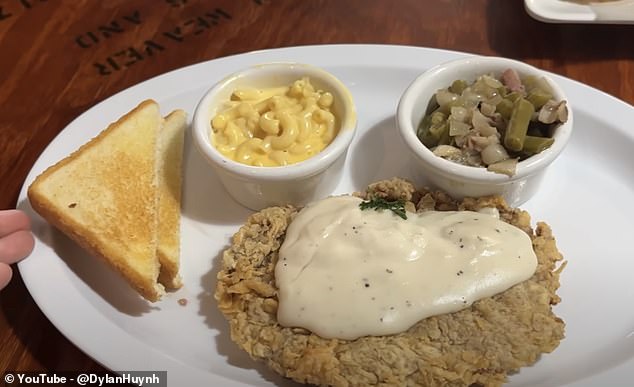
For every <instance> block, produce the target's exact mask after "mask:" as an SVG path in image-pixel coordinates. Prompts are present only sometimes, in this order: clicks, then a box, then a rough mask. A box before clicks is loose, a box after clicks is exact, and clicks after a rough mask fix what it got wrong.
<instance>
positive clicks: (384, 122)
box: [18, 45, 634, 387]
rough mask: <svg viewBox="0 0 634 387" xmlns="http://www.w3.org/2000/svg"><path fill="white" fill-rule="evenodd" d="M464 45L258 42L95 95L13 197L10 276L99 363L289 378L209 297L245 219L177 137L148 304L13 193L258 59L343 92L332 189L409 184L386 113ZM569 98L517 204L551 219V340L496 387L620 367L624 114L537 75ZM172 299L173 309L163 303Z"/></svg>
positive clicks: (597, 376) (262, 381)
mask: <svg viewBox="0 0 634 387" xmlns="http://www.w3.org/2000/svg"><path fill="white" fill-rule="evenodd" d="M465 55H466V54H463V53H457V52H450V51H442V50H435V49H426V48H415V47H405V46H379V45H334V46H306V47H296V48H285V49H276V50H268V51H258V52H251V53H246V54H241V55H237V56H231V57H226V58H221V59H216V60H212V61H209V62H204V63H200V64H197V65H193V66H189V67H186V68H182V69H179V70H176V71H172V72H170V73H167V74H164V75H161V76H158V77H156V78H153V79H151V80H148V81H146V82H143V83H141V84H139V85H137V86H134V87H131V88H129V89H127V90H125V91H123V92H121V93H119V94H116V95H114V96H112V97H111V98H108V99H107V100H105V101H103V102H101V103H100V104H98V105H96V106H94V107H93V108H91V109H90V110H88V111H86V112H85V113H83V114H82V115H81V116H79V117H78V118H77V119H75V120H74V121H73V122H72V123H70V124H69V125H68V126H67V127H66V128H65V129H64V130H63V131H62V132H61V133H60V134H59V135H58V136H57V137H56V138H55V140H54V141H52V142H51V144H50V145H49V146H48V147H47V148H46V150H45V151H44V152H43V153H42V155H41V156H40V158H39V159H38V160H37V162H36V163H35V165H34V166H33V169H32V170H31V172H30V173H29V175H28V177H27V179H26V182H25V185H24V187H23V189H22V191H21V193H20V198H19V204H18V207H19V208H22V209H24V210H25V211H27V212H28V213H29V214H30V215H31V216H32V219H33V229H34V234H35V237H36V246H35V250H34V251H33V253H32V255H31V256H30V257H29V258H28V259H26V260H24V261H22V262H21V263H20V264H19V268H20V271H21V273H22V276H23V278H24V282H25V284H26V286H27V287H28V289H29V291H30V292H31V295H32V296H33V298H34V299H35V301H36V303H37V304H38V306H39V307H40V308H41V309H42V311H43V312H44V314H45V315H46V316H47V317H48V318H49V319H50V321H51V322H52V323H53V324H54V325H55V326H56V327H57V328H58V329H59V330H60V331H61V332H62V333H63V334H64V335H65V336H66V337H68V339H69V340H70V341H72V342H73V343H74V344H75V345H77V346H78V347H79V348H81V349H82V350H83V351H84V352H85V353H86V354H88V355H89V356H91V357H92V358H94V359H95V360H96V361H98V362H99V363H101V364H103V365H104V366H106V367H108V368H109V369H111V370H115V371H122V370H166V371H168V380H169V384H170V385H174V386H202V385H210V386H251V385H253V386H271V385H289V386H292V385H295V384H294V383H293V382H290V381H288V380H285V379H283V378H281V377H279V376H277V375H276V374H274V373H273V372H272V371H269V370H267V369H266V367H264V366H263V365H261V364H257V363H255V362H253V361H252V360H251V359H250V358H249V357H248V356H247V355H246V353H244V352H242V351H240V350H239V349H238V348H237V347H236V346H235V345H234V344H233V343H232V342H231V340H230V338H229V331H228V324H227V322H226V321H225V320H224V318H223V317H222V315H221V314H220V312H219V311H218V310H217V308H216V304H215V301H214V299H213V288H214V286H215V275H216V272H217V270H218V268H219V260H218V257H219V254H220V253H221V251H222V250H223V249H224V247H225V246H226V245H227V244H228V243H229V238H230V236H231V235H232V234H233V233H234V232H235V231H236V230H237V228H238V227H239V225H240V224H241V223H242V222H243V221H244V220H245V218H246V217H247V216H248V215H249V213H250V212H249V211H248V210H246V209H244V208H242V207H240V206H239V205H238V204H236V203H235V202H233V201H232V200H231V199H230V198H229V197H228V195H227V194H226V193H225V192H224V190H223V188H222V187H221V185H220V183H219V181H218V179H217V178H216V176H215V175H214V173H213V172H212V171H211V169H210V168H209V167H208V166H207V165H206V164H205V162H204V161H203V159H202V158H201V157H199V155H198V154H197V153H196V152H195V150H194V149H193V148H192V146H191V141H190V139H189V138H188V139H187V140H188V141H187V143H186V148H185V159H184V167H185V176H184V195H183V224H182V261H183V263H182V275H183V279H184V283H185V286H184V288H183V289H181V290H180V291H178V292H176V293H173V294H169V295H168V296H167V297H165V298H164V299H163V300H162V301H160V302H158V303H156V304H148V303H146V302H145V301H143V300H142V299H141V298H140V297H139V296H137V295H136V294H135V293H134V292H133V291H132V290H131V289H130V288H129V287H128V285H127V284H126V283H124V281H123V280H121V279H120V278H119V277H118V276H117V275H116V274H114V273H113V272H112V271H110V270H109V269H108V268H107V267H105V265H104V264H102V263H101V262H100V261H98V260H96V259H95V258H93V257H91V256H89V255H88V254H86V253H85V252H84V251H83V250H81V249H80V248H79V247H77V245H75V244H74V243H73V242H71V241H70V240H69V239H68V238H66V237H65V236H63V235H62V234H61V233H59V232H57V231H56V230H54V229H53V228H52V227H51V226H50V225H49V224H48V223H46V222H45V221H44V220H43V219H42V218H40V217H39V216H38V215H37V214H35V213H33V210H32V209H31V207H30V205H29V203H28V200H27V199H26V187H28V185H29V184H30V183H31V182H32V181H33V179H34V178H35V176H37V175H38V174H39V173H41V172H42V171H43V170H44V169H45V168H46V167H48V166H49V165H51V164H53V163H55V162H57V161H58V160H60V159H61V158H63V157H65V156H67V155H68V154H69V153H71V152H72V151H73V150H75V149H76V148H77V147H79V146H80V145H81V144H83V143H85V142H86V141H88V140H89V139H90V138H91V137H93V136H94V135H96V134H97V133H98V132H99V131H101V130H102V129H103V128H105V127H106V125H107V124H108V123H110V122H112V121H114V120H116V119H117V118H118V117H120V116H121V115H123V114H124V113H126V112H127V111H129V110H131V109H132V108H133V107H134V106H136V105H137V104H138V103H139V102H140V101H142V100H144V99H146V98H153V99H155V100H156V101H158V102H159V103H160V105H161V108H162V111H163V113H164V114H166V113H168V112H169V111H171V110H172V109H175V108H183V109H184V110H186V111H187V112H188V113H189V115H190V118H191V115H192V113H193V109H194V106H195V105H196V102H197V101H198V99H199V98H200V97H201V96H202V95H203V93H204V92H205V90H206V89H207V88H208V87H210V86H211V85H212V84H213V83H214V82H216V81H218V80H220V79H221V78H223V77H224V76H225V75H227V74H229V73H233V72H234V71H235V70H236V69H239V68H243V67H247V66H250V65H253V64H257V63H263V62H271V61H298V62H304V63H309V64H313V65H317V66H321V67H324V68H325V69H327V70H329V71H331V72H332V73H333V74H335V76H337V77H338V78H339V79H341V80H342V81H343V82H344V83H345V84H346V85H347V86H348V87H349V88H350V91H351V93H352V95H353V97H354V99H355V102H356V106H357V112H358V118H359V132H358V134H357V137H356V138H355V140H354V142H353V145H352V148H351V150H350V152H349V153H348V158H347V161H346V165H345V170H344V177H343V180H342V182H341V184H340V185H339V187H338V188H337V190H336V193H345V192H351V191H353V190H359V189H362V188H364V187H365V186H366V185H367V184H368V183H370V182H373V181H376V180H380V179H383V178H389V177H393V176H397V175H398V176H403V177H410V178H413V179H414V180H417V177H416V175H415V174H416V171H415V170H413V169H412V168H411V167H410V163H409V162H408V151H407V150H406V148H405V145H404V144H402V143H401V141H400V139H399V137H398V136H397V134H396V128H395V120H394V113H395V110H396V105H397V103H398V99H399V97H400V95H401V93H402V92H403V91H404V89H405V88H406V87H407V85H408V84H409V83H410V82H411V81H412V80H413V79H414V78H415V77H416V76H417V75H419V74H420V73H421V72H423V71H425V70H426V69H429V68H430V67H432V66H434V65H437V64H439V63H441V62H444V61H448V60H453V59H457V58H459V57H463V56H465ZM553 79H554V80H555V81H557V82H559V83H560V85H561V86H562V88H563V89H564V91H565V92H566V94H567V95H568V96H570V101H569V103H570V105H571V107H572V108H573V109H575V129H574V133H573V136H572V139H571V142H570V144H569V145H568V147H567V148H566V150H564V152H563V154H562V155H561V157H560V158H559V159H558V160H556V161H555V162H554V164H553V165H552V166H551V169H550V170H549V172H548V173H547V176H546V178H545V181H544V185H543V189H542V190H541V191H540V192H539V193H538V194H537V195H536V196H535V197H534V198H532V199H531V200H530V201H529V202H527V203H526V204H525V205H524V206H523V207H524V208H525V209H527V210H528V211H529V212H530V213H531V214H532V216H533V221H534V222H535V221H538V220H543V221H546V222H547V223H549V224H550V225H551V227H552V228H553V231H554V234H555V236H556V238H557V241H558V246H559V248H560V250H561V251H562V252H563V254H564V256H565V258H566V260H567V261H568V266H567V267H566V269H565V270H564V272H563V274H562V276H561V288H560V290H559V292H558V293H559V295H560V296H561V297H562V299H563V301H562V303H561V304H560V305H558V306H557V307H556V313H557V314H558V315H559V316H561V317H562V318H563V319H564V320H565V321H566V324H567V326H566V338H565V339H564V340H563V341H562V343H561V345H560V346H559V348H557V349H556V350H555V351H554V352H553V353H552V354H547V355H544V356H542V357H541V359H540V360H539V361H538V362H537V363H536V364H535V365H534V366H532V367H527V368H523V369H522V370H521V371H520V372H519V373H518V374H515V375H513V376H512V377H511V378H510V383H509V386H515V387H517V386H532V387H537V386H544V387H546V386H548V387H553V386H563V385H569V386H575V387H581V386H598V385H604V386H621V385H623V386H624V385H630V383H631V380H632V375H634V308H632V300H633V299H634V281H632V273H633V272H634V244H633V241H634V237H633V236H634V205H632V203H633V202H634V169H632V165H634V131H633V130H632V123H633V122H634V108H633V107H632V106H630V105H628V104H626V103H624V102H622V101H619V100H617V99H616V98H613V97H611V96H609V95H607V94H604V93H602V92H600V91H598V90H596V89H593V88H590V87H588V86H585V85H583V84H580V83H578V82H575V81H572V80H569V79H566V78H563V77H560V76H556V75H553ZM181 298H186V299H187V300H188V304H187V305H186V306H181V305H179V303H178V300H179V299H181Z"/></svg>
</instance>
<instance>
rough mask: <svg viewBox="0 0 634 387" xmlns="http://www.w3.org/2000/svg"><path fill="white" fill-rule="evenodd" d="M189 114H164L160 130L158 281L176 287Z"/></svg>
mask: <svg viewBox="0 0 634 387" xmlns="http://www.w3.org/2000/svg"><path fill="white" fill-rule="evenodd" d="M186 126H187V114H186V113H185V112H184V111H182V110H175V111H173V112H172V113H170V114H169V115H168V116H167V117H165V122H164V124H163V128H162V129H161V133H160V140H159V153H160V155H161V156H160V157H159V159H160V163H161V165H160V166H159V168H158V174H159V223H158V249H157V253H158V259H159V262H160V263H161V271H160V274H159V278H158V281H159V282H160V283H161V284H162V285H163V286H165V288H167V289H170V290H173V289H179V288H180V287H181V286H182V280H181V277H180V275H179V270H180V218H181V186H182V159H183V143H184V137H185V129H186Z"/></svg>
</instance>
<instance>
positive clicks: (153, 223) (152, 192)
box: [28, 100, 164, 301]
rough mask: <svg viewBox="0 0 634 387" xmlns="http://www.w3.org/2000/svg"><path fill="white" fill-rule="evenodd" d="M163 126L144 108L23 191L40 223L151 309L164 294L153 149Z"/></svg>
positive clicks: (147, 104)
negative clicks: (109, 271)
mask: <svg viewBox="0 0 634 387" xmlns="http://www.w3.org/2000/svg"><path fill="white" fill-rule="evenodd" d="M161 122H162V118H161V116H160V111H159V108H158V104H157V103H156V102H155V101H152V100H147V101H144V102H142V103H141V104H139V106H137V107H136V108H135V109H133V110H132V111H130V112H129V113H127V114H125V115H124V116H123V117H121V118H120V119H119V120H117V121H116V122H114V123H112V124H110V125H109V126H108V127H107V128H106V129H105V130H103V131H102V132H101V133H100V134H98V135H97V136H96V137H95V138H93V139H92V140H91V141H89V142H88V143H86V144H84V145H83V146H81V147H80V148H79V149H78V150H76V151H75V152H73V153H72V154H71V155H69V156H68V157H66V158H65V159H63V160H61V161H60V162H58V163H56V164H55V165H53V166H51V167H49V168H47V169H46V170H45V171H44V172H43V173H42V174H41V175H39V176H38V177H37V178H36V179H35V181H34V182H33V183H32V184H31V185H30V186H29V189H28V198H29V201H30V202H31V205H32V206H33V208H34V209H35V210H36V211H37V212H38V213H39V214H40V215H42V216H43V217H44V218H45V219H46V220H47V221H49V222H50V223H51V224H53V225H54V226H55V227H57V228H58V229H60V230H61V231H62V232H64V233H65V234H66V235H68V236H69V237H70V238H71V239H73V240H74V241H75V242H76V243H78V244H79V245H80V246H82V247H83V248H84V249H86V250H88V251H89V252H90V253H92V254H93V255H95V256H97V257H99V258H101V259H103V260H105V261H106V262H107V263H108V264H109V265H110V266H111V267H113V268H114V269H115V270H116V271H118V272H119V273H120V274H121V275H122V276H123V277H124V278H125V279H126V280H127V282H128V283H129V284H130V285H131V286H132V287H133V288H134V289H135V290H136V291H137V292H138V293H140V294H141V295H142V296H143V297H145V298H146V299H148V300H150V301H157V300H158V299H159V298H160V297H161V296H162V295H163V294H164V288H163V286H162V285H161V284H158V283H157V278H158V274H159V263H158V260H157V258H156V249H157V238H156V236H157V227H158V218H157V211H156V205H157V202H158V190H157V181H156V180H157V179H156V173H155V171H156V157H157V154H156V152H155V149H156V145H157V135H158V130H159V128H158V126H160V125H161ZM148 125H150V126H155V127H153V128H152V127H147V126H148ZM113 144H114V145H115V146H114V147H111V145H113ZM109 147H110V148H109ZM104 149H107V151H104ZM104 153H106V154H104Z"/></svg>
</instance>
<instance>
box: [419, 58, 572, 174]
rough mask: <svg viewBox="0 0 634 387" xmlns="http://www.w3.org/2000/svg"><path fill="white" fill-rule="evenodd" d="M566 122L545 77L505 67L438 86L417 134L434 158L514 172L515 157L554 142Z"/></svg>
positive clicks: (518, 158)
mask: <svg viewBox="0 0 634 387" xmlns="http://www.w3.org/2000/svg"><path fill="white" fill-rule="evenodd" d="M567 120H568V108H567V106H566V101H564V100H562V101H557V100H555V99H554V96H553V90H552V88H551V87H550V85H549V84H548V82H547V81H546V80H545V79H544V78H541V77H535V76H525V77H521V76H520V75H519V74H518V73H517V71H515V70H514V69H507V70H505V71H504V72H503V73H502V74H501V76H500V77H499V78H496V77H494V76H493V75H490V74H483V75H481V76H479V77H477V79H476V80H475V81H474V82H472V83H469V82H467V81H465V80H456V81H454V82H453V83H452V84H451V85H450V86H449V87H447V88H446V89H441V90H438V91H437V92H436V94H435V95H434V98H433V99H432V100H431V101H430V104H429V107H428V109H427V114H425V116H424V117H423V119H422V121H421V123H420V125H419V127H418V133H417V134H418V138H419V139H420V140H421V142H422V143H423V144H424V145H425V146H427V147H428V148H430V149H431V150H432V151H433V152H434V154H435V155H437V156H439V157H442V158H445V159H447V160H450V161H453V162H456V163H460V164H463V165H467V166H472V167H486V168H487V169H488V170H489V171H491V172H495V173H502V174H505V175H508V176H513V175H514V174H515V170H516V167H517V163H518V162H519V161H521V160H524V159H526V158H528V157H530V156H533V155H535V154H538V153H540V152H542V151H544V150H545V149H548V148H549V147H550V146H551V145H552V144H553V142H554V139H553V133H554V130H555V129H556V128H557V127H558V126H559V125H561V124H562V123H564V122H566V121H567Z"/></svg>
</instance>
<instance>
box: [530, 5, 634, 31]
mask: <svg viewBox="0 0 634 387" xmlns="http://www.w3.org/2000/svg"><path fill="white" fill-rule="evenodd" d="M524 7H525V8H526V11H527V12H528V14H529V15H531V16H532V17H533V18H535V19H537V20H541V21H543V22H547V23H595V24H634V0H619V1H614V2H605V3H583V2H579V3H576V2H572V1H567V0H524ZM624 39H627V37H624Z"/></svg>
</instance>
